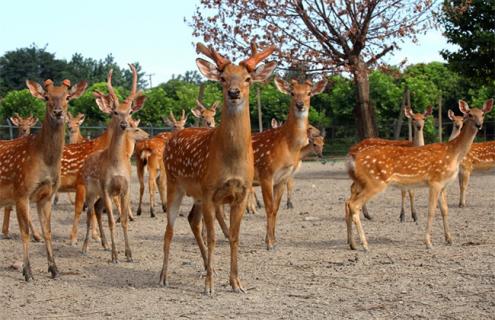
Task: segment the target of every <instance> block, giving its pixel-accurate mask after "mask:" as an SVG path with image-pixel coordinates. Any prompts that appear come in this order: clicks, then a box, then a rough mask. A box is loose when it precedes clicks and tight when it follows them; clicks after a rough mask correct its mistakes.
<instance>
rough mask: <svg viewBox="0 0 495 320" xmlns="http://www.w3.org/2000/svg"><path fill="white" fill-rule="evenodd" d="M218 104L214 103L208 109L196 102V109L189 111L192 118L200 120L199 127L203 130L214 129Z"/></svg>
mask: <svg viewBox="0 0 495 320" xmlns="http://www.w3.org/2000/svg"><path fill="white" fill-rule="evenodd" d="M218 104H219V102H218V101H217V102H214V103H213V104H212V105H211V106H210V107H209V108H207V107H205V106H204V105H203V104H202V103H201V102H200V101H199V100H196V108H193V109H191V113H192V114H193V116H195V117H196V118H198V119H199V120H200V123H201V124H200V126H201V127H204V128H215V115H216V113H217V107H218Z"/></svg>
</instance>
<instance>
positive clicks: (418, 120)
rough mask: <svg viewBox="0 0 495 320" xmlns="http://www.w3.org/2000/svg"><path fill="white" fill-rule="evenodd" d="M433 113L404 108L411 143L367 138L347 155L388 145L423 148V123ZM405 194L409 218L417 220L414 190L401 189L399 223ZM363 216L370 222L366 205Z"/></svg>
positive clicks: (429, 109) (402, 219)
mask: <svg viewBox="0 0 495 320" xmlns="http://www.w3.org/2000/svg"><path fill="white" fill-rule="evenodd" d="M432 113H433V108H432V106H429V107H428V108H426V111H425V112H423V113H419V112H418V113H414V112H413V111H412V109H411V108H410V107H406V108H405V109H404V114H405V116H406V117H407V118H409V119H411V120H412V125H413V130H414V138H413V141H412V142H411V141H408V140H387V139H380V138H368V139H364V140H362V141H361V142H359V143H357V144H355V145H353V146H352V147H351V148H350V149H349V155H350V156H352V155H354V154H355V153H357V152H360V151H362V150H364V149H367V148H372V147H374V146H380V145H390V146H398V147H413V146H416V147H419V146H424V145H425V140H424V131H423V129H424V126H425V121H426V118H427V117H429V116H431V115H432ZM406 192H408V193H409V201H410V205H411V217H412V218H413V220H414V222H416V221H417V220H418V215H417V213H416V209H415V207H414V190H412V189H408V190H406V189H401V196H402V197H401V210H400V215H399V219H400V222H404V221H405V212H406V211H405V208H406ZM362 210H363V214H364V217H365V218H366V219H368V220H371V219H372V218H371V216H370V214H369V212H368V208H367V206H366V204H364V205H363V208H362Z"/></svg>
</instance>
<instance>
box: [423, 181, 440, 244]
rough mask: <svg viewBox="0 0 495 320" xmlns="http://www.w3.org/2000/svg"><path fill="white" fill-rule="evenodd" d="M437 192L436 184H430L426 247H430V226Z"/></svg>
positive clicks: (435, 207)
mask: <svg viewBox="0 0 495 320" xmlns="http://www.w3.org/2000/svg"><path fill="white" fill-rule="evenodd" d="M439 193H440V188H438V187H436V186H430V192H429V196H428V221H427V224H426V234H425V243H426V247H427V248H428V249H431V248H432V245H431V227H432V225H433V218H434V217H435V212H436V210H437V203H438V195H439Z"/></svg>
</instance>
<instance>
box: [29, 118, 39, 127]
mask: <svg viewBox="0 0 495 320" xmlns="http://www.w3.org/2000/svg"><path fill="white" fill-rule="evenodd" d="M37 122H38V118H36V117H33V116H31V117H29V126H30V127H32V126H34V125H35V124H36V123H37Z"/></svg>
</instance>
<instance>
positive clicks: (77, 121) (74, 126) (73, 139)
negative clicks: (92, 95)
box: [67, 112, 88, 144]
mask: <svg viewBox="0 0 495 320" xmlns="http://www.w3.org/2000/svg"><path fill="white" fill-rule="evenodd" d="M85 119H86V116H85V115H84V114H83V113H78V114H77V116H75V117H74V116H73V115H72V114H71V113H70V112H67V127H68V129H69V143H70V144H72V143H81V142H85V141H87V140H88V139H86V138H84V137H83V136H82V135H81V125H82V124H83V122H84V120H85Z"/></svg>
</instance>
